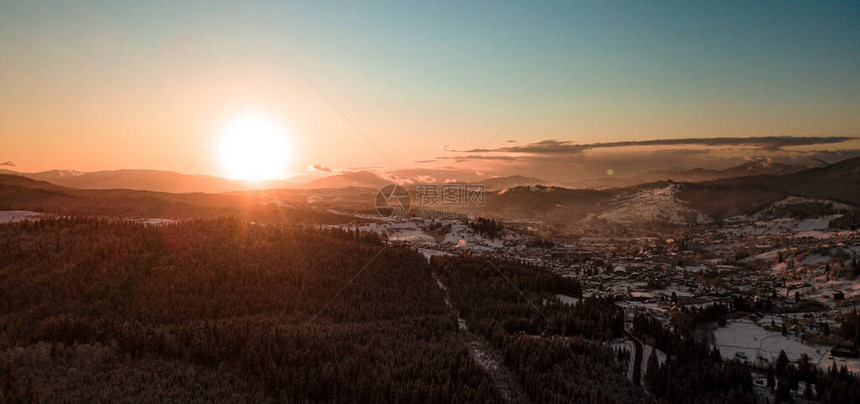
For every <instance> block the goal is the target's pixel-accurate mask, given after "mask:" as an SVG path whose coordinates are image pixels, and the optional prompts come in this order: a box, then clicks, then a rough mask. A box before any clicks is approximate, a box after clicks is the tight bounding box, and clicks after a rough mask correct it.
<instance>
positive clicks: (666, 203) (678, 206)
mask: <svg viewBox="0 0 860 404" xmlns="http://www.w3.org/2000/svg"><path fill="white" fill-rule="evenodd" d="M677 192H678V185H677V184H668V185H666V186H664V187H660V188H648V189H642V190H639V191H638V192H636V193H634V194H632V195H626V196H619V197H616V198H614V199H613V201H612V202H611V203H610V207H609V209H608V210H606V211H604V212H603V213H600V214H598V215H595V216H592V218H597V219H603V220H606V221H609V222H613V223H622V224H631V223H645V222H652V221H659V222H666V223H671V224H687V223H690V222H697V223H698V222H706V221H707V220H708V219H707V217H705V215H703V214H702V213H700V212H697V211H695V210H693V209H690V208H689V207H687V205H686V204H685V203H684V202H683V201H681V200H679V199H677V198H676V197H675V194H676V193H677Z"/></svg>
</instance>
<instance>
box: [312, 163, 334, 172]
mask: <svg viewBox="0 0 860 404" xmlns="http://www.w3.org/2000/svg"><path fill="white" fill-rule="evenodd" d="M308 171H315V172H321V173H329V174H331V173H332V170H331V168H328V167H323V166H321V165H319V164H314V165H312V166H308Z"/></svg>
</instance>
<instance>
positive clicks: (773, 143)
mask: <svg viewBox="0 0 860 404" xmlns="http://www.w3.org/2000/svg"><path fill="white" fill-rule="evenodd" d="M856 139H857V137H852V136H826V137H817V136H799V137H794V136H765V137H711V138H683V139H654V140H633V141H625V142H607V143H586V144H577V143H573V142H571V141H560V140H555V139H548V140H542V141H540V142H535V143H529V144H527V145H524V146H507V147H500V148H497V149H471V150H450V151H454V152H459V153H528V154H575V153H580V152H582V151H585V150H591V149H603V148H613V147H636V146H747V147H749V146H751V147H755V148H758V149H761V150H780V149H782V148H783V147H789V146H809V145H821V144H835V143H843V142H847V141H850V140H856Z"/></svg>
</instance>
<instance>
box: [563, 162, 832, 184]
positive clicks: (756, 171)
mask: <svg viewBox="0 0 860 404" xmlns="http://www.w3.org/2000/svg"><path fill="white" fill-rule="evenodd" d="M828 165H829V164H828V163H826V162H824V161H822V160H819V159H808V160H806V161H803V162H802V163H800V164H796V165H790V164H783V163H777V162H773V161H771V160H769V159H765V158H761V159H754V160H750V161H747V162H745V163H743V164H741V165H738V166H735V167H730V168H726V169H723V170H713V169H706V168H694V169H690V170H684V169H680V168H675V169H668V170H654V171H648V172H644V173H641V174H637V175H633V176H629V177H601V178H594V179H589V180H583V181H576V182H572V183H567V184H565V185H564V186H567V187H572V188H617V187H625V186H631V185H636V184H645V183H649V182H655V181H665V180H671V181H682V182H702V181H712V180H717V179H723V178H734V177H748V176H755V175H785V174H791V173H795V172H798V171H803V170H806V169H810V168H821V167H827V166H828Z"/></svg>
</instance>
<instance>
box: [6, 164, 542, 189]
mask: <svg viewBox="0 0 860 404" xmlns="http://www.w3.org/2000/svg"><path fill="white" fill-rule="evenodd" d="M407 171H408V170H404V172H400V173H399V174H407V173H408V174H411V175H410V176H406V175H403V176H401V177H398V178H397V179H395V180H392V179H386V178H383V177H381V176H379V175H378V174H376V173H373V172H371V171H352V172H344V173H340V174H334V175H330V176H327V177H323V178H319V179H316V180H313V181H309V182H304V183H297V182H288V181H278V180H270V181H253V182H249V181H240V180H229V179H226V178H220V177H214V176H209V175H188V174H180V173H176V172H172V171H157V170H111V171H94V172H81V171H73V170H50V171H42V172H37V173H23V172H18V171H13V170H8V169H0V174H10V175H19V176H22V177H27V178H30V179H34V180H39V181H47V182H50V183H52V184H55V185H61V186H64V187H69V188H78V189H132V190H146V191H157V192H170V193H187V192H205V193H219V192H235V191H249V190H256V189H333V188H347V187H352V188H372V189H379V188H381V187H382V186H384V185H386V184H390V183H392V182H393V181H403V183H404V184H415V183H423V182H426V183H437V182H445V181H448V182H450V181H451V180H450V179H447V178H444V177H443V180H441V181H440V180H437V179H436V177H433V176H429V175H427V173H432V174H437V176H438V173H437V172H433V171H430V170H428V171H415V172H407ZM466 177H468V176H466ZM474 183H478V184H482V185H485V186H486V187H487V189H488V190H490V189H492V190H498V189H504V188H510V187H515V186H520V185H529V184H540V183H544V181H543V180H541V179H538V178H529V177H523V176H511V177H498V178H489V179H485V180H480V181H475V182H474Z"/></svg>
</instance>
